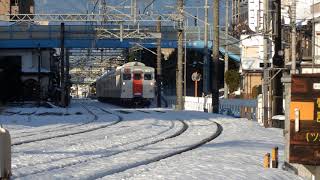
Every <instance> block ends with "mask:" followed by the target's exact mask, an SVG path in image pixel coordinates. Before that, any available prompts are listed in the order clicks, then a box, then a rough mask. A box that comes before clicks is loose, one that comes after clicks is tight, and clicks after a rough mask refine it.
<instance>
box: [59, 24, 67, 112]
mask: <svg viewBox="0 0 320 180" xmlns="http://www.w3.org/2000/svg"><path fill="white" fill-rule="evenodd" d="M64 31H65V26H64V23H61V34H60V40H61V42H60V43H61V44H60V49H61V51H60V79H61V105H62V106H63V107H65V106H66V102H65V100H66V98H65V90H66V84H65V71H64V68H65V65H64V61H65V52H64Z"/></svg>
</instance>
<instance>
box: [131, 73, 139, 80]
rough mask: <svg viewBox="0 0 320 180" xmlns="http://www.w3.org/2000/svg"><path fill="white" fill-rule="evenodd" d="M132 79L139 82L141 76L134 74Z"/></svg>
mask: <svg viewBox="0 0 320 180" xmlns="http://www.w3.org/2000/svg"><path fill="white" fill-rule="evenodd" d="M133 79H134V80H141V74H134V75H133Z"/></svg>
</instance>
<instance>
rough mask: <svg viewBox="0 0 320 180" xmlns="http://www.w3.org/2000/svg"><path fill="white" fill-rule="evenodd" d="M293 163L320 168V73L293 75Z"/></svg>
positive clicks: (291, 119)
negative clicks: (319, 166)
mask: <svg viewBox="0 0 320 180" xmlns="http://www.w3.org/2000/svg"><path fill="white" fill-rule="evenodd" d="M289 162H290V163H298V164H303V165H313V166H318V165H320V74H302V75H293V76H292V86H291V103H290V152H289Z"/></svg>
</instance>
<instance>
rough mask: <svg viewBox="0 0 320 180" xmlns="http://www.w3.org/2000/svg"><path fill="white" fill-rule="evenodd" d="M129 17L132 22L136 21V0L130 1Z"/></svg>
mask: <svg viewBox="0 0 320 180" xmlns="http://www.w3.org/2000/svg"><path fill="white" fill-rule="evenodd" d="M131 17H132V18H133V21H134V22H136V20H137V0H131Z"/></svg>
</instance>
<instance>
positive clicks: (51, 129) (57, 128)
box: [12, 105, 110, 139]
mask: <svg viewBox="0 0 320 180" xmlns="http://www.w3.org/2000/svg"><path fill="white" fill-rule="evenodd" d="M82 107H83V108H84V109H86V107H85V106H83V105H82ZM86 110H87V109H86ZM87 111H88V110H87ZM88 112H89V111H88ZM106 112H107V111H106ZM89 113H90V112H89ZM108 113H110V112H108ZM90 114H91V113H90ZM94 121H96V117H94V118H93V119H92V120H90V121H87V122H84V123H80V124H77V125H69V124H64V125H59V126H54V127H49V128H45V129H41V130H38V131H31V132H30V131H27V132H26V131H25V132H20V133H18V134H25V135H20V136H13V137H12V139H20V138H24V137H30V136H34V135H39V134H42V133H50V132H57V131H64V130H69V129H72V128H77V127H81V126H85V125H87V124H90V123H92V122H94Z"/></svg>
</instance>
